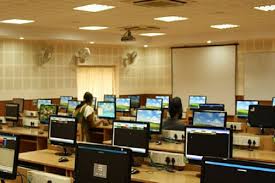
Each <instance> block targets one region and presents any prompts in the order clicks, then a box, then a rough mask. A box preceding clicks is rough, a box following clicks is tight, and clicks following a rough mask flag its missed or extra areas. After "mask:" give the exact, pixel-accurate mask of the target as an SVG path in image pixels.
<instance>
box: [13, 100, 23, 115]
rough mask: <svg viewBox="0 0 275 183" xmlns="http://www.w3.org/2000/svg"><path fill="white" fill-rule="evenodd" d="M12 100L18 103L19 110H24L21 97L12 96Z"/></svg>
mask: <svg viewBox="0 0 275 183" xmlns="http://www.w3.org/2000/svg"><path fill="white" fill-rule="evenodd" d="M12 102H13V103H15V104H18V105H19V112H24V99H23V98H14V99H12Z"/></svg>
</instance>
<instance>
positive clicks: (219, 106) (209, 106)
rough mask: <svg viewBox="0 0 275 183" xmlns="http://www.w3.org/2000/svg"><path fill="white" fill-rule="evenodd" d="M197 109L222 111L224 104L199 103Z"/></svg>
mask: <svg viewBox="0 0 275 183" xmlns="http://www.w3.org/2000/svg"><path fill="white" fill-rule="evenodd" d="M199 109H200V110H202V111H203V110H206V111H224V104H200V107H199Z"/></svg>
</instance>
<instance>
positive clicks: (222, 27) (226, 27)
mask: <svg viewBox="0 0 275 183" xmlns="http://www.w3.org/2000/svg"><path fill="white" fill-rule="evenodd" d="M210 27H211V28H214V29H232V28H236V27H239V25H234V24H220V25H211V26H210Z"/></svg>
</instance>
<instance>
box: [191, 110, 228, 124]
mask: <svg viewBox="0 0 275 183" xmlns="http://www.w3.org/2000/svg"><path fill="white" fill-rule="evenodd" d="M226 118H227V113H226V112H219V111H194V112H193V120H192V124H193V125H194V126H213V127H226Z"/></svg>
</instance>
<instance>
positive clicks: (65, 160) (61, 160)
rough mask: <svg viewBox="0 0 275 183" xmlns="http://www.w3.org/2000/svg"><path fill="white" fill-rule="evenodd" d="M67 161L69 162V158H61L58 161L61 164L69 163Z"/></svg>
mask: <svg viewBox="0 0 275 183" xmlns="http://www.w3.org/2000/svg"><path fill="white" fill-rule="evenodd" d="M67 161H69V160H68V158H66V157H61V158H59V159H58V162H59V163H62V162H67Z"/></svg>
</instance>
